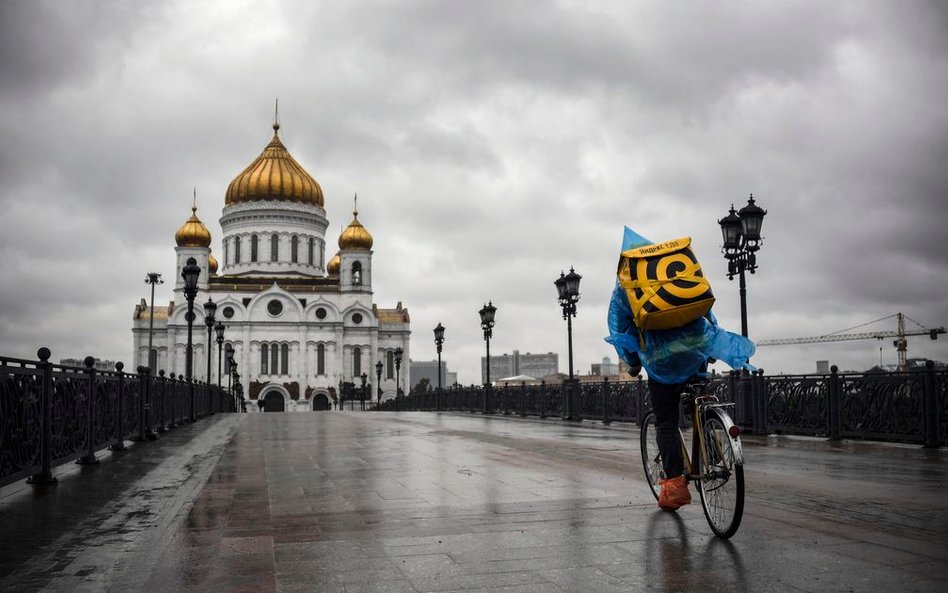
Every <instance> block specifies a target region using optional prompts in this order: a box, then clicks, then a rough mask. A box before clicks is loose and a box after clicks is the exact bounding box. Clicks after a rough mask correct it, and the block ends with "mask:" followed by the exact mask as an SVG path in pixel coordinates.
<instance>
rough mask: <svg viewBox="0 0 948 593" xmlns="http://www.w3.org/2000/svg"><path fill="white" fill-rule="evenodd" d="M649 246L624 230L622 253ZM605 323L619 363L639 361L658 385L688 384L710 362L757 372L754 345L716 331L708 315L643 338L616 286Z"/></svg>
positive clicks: (712, 317)
mask: <svg viewBox="0 0 948 593" xmlns="http://www.w3.org/2000/svg"><path fill="white" fill-rule="evenodd" d="M651 243H652V241H649V240H648V239H646V238H644V237H642V236H641V235H639V234H638V233H636V232H635V231H633V230H632V229H630V228H628V227H626V228H625V235H624V237H623V241H622V251H626V250H628V249H633V248H635V247H641V246H643V245H649V244H651ZM607 321H608V325H609V336H608V337H607V338H606V339H605V340H606V341H607V342H609V343H610V344H612V345H613V346H614V347H615V349H616V353H617V354H618V355H619V358H621V359H622V360H623V361H624V362H625V363H626V364H628V365H631V366H637V365H638V363H639V362H641V364H642V367H644V368H645V370H646V372H648V376H649V378H651V379H655V380H656V381H659V382H660V383H666V384H673V383H683V382H685V381H687V380H688V379H689V378H691V377H693V376H694V375H695V374H696V373H698V372H699V371H700V370H701V369H702V367H703V366H704V364H705V362H707V360H708V359H709V358H715V359H717V360H721V361H723V362H725V363H727V364H728V365H730V366H731V368H735V369H738V368H748V369H753V367H752V366H751V365H750V364H749V362H748V361H749V360H750V357H751V356H753V355H754V351H755V349H756V348H755V346H754V343H753V342H751V341H750V340H748V339H747V338H745V337H744V336H739V335H737V334H734V333H731V332H729V331H727V330H725V329H723V328H721V327H720V326H718V324H717V320H716V319H715V318H714V315H712V314H711V313H710V312H709V313H708V315H707V316H705V317H701V318H699V319H696V320H695V321H692V322H691V323H688V324H687V325H683V326H682V327H677V328H674V329H665V330H651V331H646V332H642V334H643V335H640V333H639V330H638V328H637V327H636V326H635V323H634V322H633V316H632V309H631V308H630V307H629V301H628V298H626V295H625V292H624V291H623V290H622V288H621V287H620V286H619V283H618V282H616V286H615V289H613V291H612V300H611V302H610V303H609V314H608V319H607Z"/></svg>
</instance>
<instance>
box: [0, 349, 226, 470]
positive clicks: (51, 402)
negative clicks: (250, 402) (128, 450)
mask: <svg viewBox="0 0 948 593" xmlns="http://www.w3.org/2000/svg"><path fill="white" fill-rule="evenodd" d="M37 355H38V356H39V360H19V359H13V358H3V357H0V486H3V485H6V484H10V483H12V482H15V481H17V480H20V479H22V478H28V479H29V481H30V482H32V483H37V484H42V483H51V482H54V481H55V478H53V475H52V471H51V470H52V468H53V467H55V466H57V465H59V464H62V463H66V462H67V461H71V460H76V461H77V463H83V464H87V463H97V459H96V452H97V451H100V450H102V449H104V448H106V447H108V448H109V449H112V450H122V449H124V448H125V441H126V440H133V441H145V440H155V439H157V438H158V433H162V432H166V431H168V430H169V429H171V428H174V427H175V426H178V425H179V424H181V423H183V422H188V421H194V420H196V419H197V418H202V417H204V416H208V415H210V414H213V413H215V412H234V411H235V405H234V399H233V398H232V397H231V396H229V395H228V394H227V393H226V391H225V390H222V389H221V388H219V387H217V386H213V385H207V384H203V383H197V382H191V381H186V380H184V377H182V376H178V377H177V378H175V377H173V376H165V373H164V371H161V372H159V373H158V375H157V376H153V375H151V374H150V373H149V369H148V368H147V367H139V368H138V372H137V373H136V374H129V373H125V372H122V371H123V365H122V363H117V364H116V365H115V367H116V370H115V371H103V370H99V369H96V368H95V367H94V359H93V358H92V357H88V358H86V359H85V361H84V362H85V368H80V367H68V366H61V365H55V364H52V363H50V362H49V357H50V351H49V349H47V348H40V350H39V352H38V353H37Z"/></svg>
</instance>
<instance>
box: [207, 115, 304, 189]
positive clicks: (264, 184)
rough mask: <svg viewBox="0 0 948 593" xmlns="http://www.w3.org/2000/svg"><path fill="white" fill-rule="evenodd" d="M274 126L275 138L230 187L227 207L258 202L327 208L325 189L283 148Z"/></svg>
mask: <svg viewBox="0 0 948 593" xmlns="http://www.w3.org/2000/svg"><path fill="white" fill-rule="evenodd" d="M279 129H280V124H278V123H274V124H273V139H272V140H270V144H267V147H266V148H264V149H263V152H262V153H260V156H258V157H257V158H256V160H254V162H252V163H250V165H249V166H248V167H247V168H246V169H244V170H243V172H242V173H241V174H240V175H238V176H237V177H235V178H234V180H233V181H231V182H230V185H228V186H227V194H226V195H225V196H224V204H225V205H226V204H236V203H238V202H252V201H256V200H280V201H285V202H303V203H306V204H313V205H314V206H320V207H321V206H323V190H322V188H321V187H319V184H318V183H316V180H315V179H313V177H312V176H311V175H310V174H309V173H307V172H306V170H305V169H303V167H302V166H300V164H299V163H297V162H296V160H295V159H294V158H293V157H292V156H290V153H289V152H288V151H287V150H286V147H285V146H283V142H281V141H280V137H279V136H278V135H277V130H279Z"/></svg>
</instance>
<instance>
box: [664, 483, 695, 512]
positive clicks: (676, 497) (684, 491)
mask: <svg viewBox="0 0 948 593" xmlns="http://www.w3.org/2000/svg"><path fill="white" fill-rule="evenodd" d="M686 504H691V492H689V491H688V481H687V480H685V476H678V477H677V478H671V479H670V480H664V481H663V482H662V492H661V493H660V494H659V495H658V506H660V507H661V508H662V509H663V510H666V511H677V510H678V509H679V508H680V507H683V506H685V505H686Z"/></svg>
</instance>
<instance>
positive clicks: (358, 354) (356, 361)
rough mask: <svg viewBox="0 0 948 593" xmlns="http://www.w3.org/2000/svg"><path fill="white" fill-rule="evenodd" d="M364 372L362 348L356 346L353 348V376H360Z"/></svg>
mask: <svg viewBox="0 0 948 593" xmlns="http://www.w3.org/2000/svg"><path fill="white" fill-rule="evenodd" d="M361 374H362V350H361V349H359V348H355V349H353V350H352V376H353V377H358V376H359V375H361Z"/></svg>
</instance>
